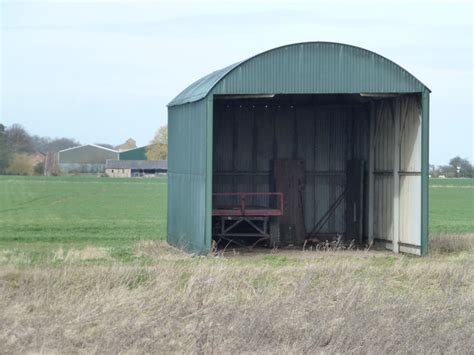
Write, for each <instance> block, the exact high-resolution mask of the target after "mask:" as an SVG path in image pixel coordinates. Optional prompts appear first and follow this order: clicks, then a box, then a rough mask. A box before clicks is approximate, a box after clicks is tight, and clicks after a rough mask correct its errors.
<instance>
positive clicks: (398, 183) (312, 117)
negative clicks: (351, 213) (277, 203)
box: [168, 42, 430, 254]
mask: <svg viewBox="0 0 474 355" xmlns="http://www.w3.org/2000/svg"><path fill="white" fill-rule="evenodd" d="M429 92H430V91H429V89H428V88H427V87H426V86H425V85H424V84H422V83H421V82H420V81H419V80H418V79H416V78H415V77H414V76H412V75H411V74H410V73H408V72H407V71H406V70H404V69H403V68H401V67H400V66H399V65H397V64H395V63H393V62H392V61H390V60H388V59H386V58H384V57H382V56H380V55H378V54H376V53H374V52H371V51H368V50H365V49H362V48H358V47H354V46H350V45H344V44H338V43H328V42H309V43H299V44H292V45H288V46H284V47H279V48H276V49H272V50H269V51H267V52H264V53H261V54H258V55H256V56H254V57H252V58H250V59H247V60H245V61H242V62H239V63H236V64H233V65H231V66H229V67H226V68H224V69H222V70H219V71H216V72H213V73H211V74H209V75H208V76H206V77H204V78H202V79H200V80H198V81H197V82H195V83H194V84H192V85H191V86H189V87H188V88H186V89H185V90H184V91H183V92H182V93H180V94H179V95H178V96H177V97H176V98H175V99H174V100H172V101H171V102H170V103H169V105H168V107H169V108H168V130H169V145H168V153H169V171H168V176H169V179H168V184H169V193H168V241H169V242H170V243H172V244H174V245H178V246H180V247H184V248H186V249H187V250H190V251H196V252H200V253H206V252H208V251H209V249H210V245H211V240H212V218H211V211H212V192H213V191H214V192H224V191H227V192H231V191H270V190H271V184H269V182H268V181H269V180H268V177H269V176H270V173H271V166H270V163H271V161H272V159H283V158H293V159H294V158H298V159H303V160H304V161H305V164H306V173H305V175H306V178H305V180H306V182H305V196H304V198H305V225H306V228H307V229H310V228H311V227H312V226H313V225H314V223H315V222H316V221H317V220H318V219H319V217H321V215H323V214H324V212H325V211H326V210H327V208H328V206H329V205H330V204H331V203H332V202H333V201H334V199H335V198H336V196H338V195H339V194H341V193H342V191H344V187H345V186H346V181H345V176H346V171H345V169H346V163H347V161H348V159H362V160H364V161H365V162H366V168H365V171H366V172H365V174H366V176H367V183H366V185H367V186H366V188H365V191H366V197H365V198H364V206H365V207H364V209H365V210H367V211H368V212H367V213H365V214H364V235H365V238H366V240H367V241H368V242H372V241H378V242H380V243H382V244H384V245H386V246H387V247H389V248H391V249H393V250H394V251H396V252H398V251H407V252H412V253H415V254H426V252H427V238H428V229H427V227H428V184H427V183H428V123H429ZM329 94H331V95H332V96H331V95H329ZM252 100H253V101H252ZM265 100H267V101H265ZM331 100H332V101H331ZM344 221H345V218H344V209H339V210H338V211H337V212H336V213H335V214H334V215H333V216H332V218H331V219H330V220H329V222H328V223H327V224H326V225H325V226H324V229H323V232H334V233H339V232H343V230H344Z"/></svg>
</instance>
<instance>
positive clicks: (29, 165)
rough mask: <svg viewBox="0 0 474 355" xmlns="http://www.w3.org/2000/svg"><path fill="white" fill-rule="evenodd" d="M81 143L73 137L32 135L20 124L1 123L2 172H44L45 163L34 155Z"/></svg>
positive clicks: (17, 173)
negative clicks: (7, 124)
mask: <svg viewBox="0 0 474 355" xmlns="http://www.w3.org/2000/svg"><path fill="white" fill-rule="evenodd" d="M77 145H80V143H79V142H78V141H77V140H75V139H72V138H64V137H62V138H50V137H41V136H38V135H30V134H29V133H28V132H27V130H26V129H25V128H24V127H23V126H21V125H20V124H12V125H11V126H9V127H7V126H5V125H3V124H1V123H0V174H13V175H33V174H42V173H43V170H44V165H43V164H44V163H43V162H41V161H39V160H36V159H35V157H34V155H35V154H40V153H43V154H45V153H47V152H58V151H60V150H62V149H66V148H71V147H75V146H77Z"/></svg>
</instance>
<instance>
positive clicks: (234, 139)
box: [213, 94, 374, 245]
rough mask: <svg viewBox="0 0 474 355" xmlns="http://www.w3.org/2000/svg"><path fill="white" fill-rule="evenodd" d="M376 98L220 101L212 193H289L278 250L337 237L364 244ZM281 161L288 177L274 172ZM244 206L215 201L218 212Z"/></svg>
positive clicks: (257, 201)
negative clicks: (372, 109) (372, 103)
mask: <svg viewBox="0 0 474 355" xmlns="http://www.w3.org/2000/svg"><path fill="white" fill-rule="evenodd" d="M373 99H374V98H370V97H365V96H361V95H359V94H319V95H318V94H310V95H309V94H308V95H301V94H299V95H231V96H224V95H222V96H215V97H214V120H213V121H214V127H213V134H214V149H213V193H225V192H234V193H235V192H271V191H273V192H275V191H280V192H284V193H285V196H284V198H285V211H284V213H283V214H284V216H286V217H281V218H280V222H279V224H280V243H279V244H283V245H285V244H286V245H287V244H301V243H303V242H304V241H305V240H306V239H308V238H310V239H315V238H319V239H321V238H323V239H324V240H327V239H334V238H337V237H338V236H342V237H344V238H345V239H346V240H355V241H356V242H359V243H362V242H363V240H364V238H366V236H367V221H366V219H367V216H366V214H364V210H366V208H364V205H365V204H366V201H367V198H366V194H367V190H368V189H367V188H366V186H365V185H366V184H367V182H366V181H367V179H366V178H364V176H366V175H367V164H366V162H367V160H368V154H369V115H370V109H369V105H370V101H371V100H373ZM277 161H280V166H281V162H282V161H283V164H284V165H285V167H284V168H283V175H285V169H287V170H288V171H287V174H286V175H285V176H283V177H281V176H280V175H281V173H277V172H276V170H275V169H280V170H281V168H278V167H277V165H278V163H277ZM293 162H294V163H295V164H296V165H295V164H293ZM354 167H355V168H354ZM348 169H350V170H349V171H348ZM354 169H355V170H354ZM299 170H301V174H299V173H298V171H299ZM354 174H355V175H354ZM298 175H301V176H298ZM279 180H281V181H279ZM278 185H279V186H278ZM281 190H284V191H281ZM272 199H273V197H272V196H250V197H247V201H246V202H247V204H249V205H253V206H267V207H268V206H269V207H275V206H272V205H274V204H275V203H276V202H275V201H272ZM238 203H239V202H238V201H237V200H236V199H235V198H233V197H229V196H214V198H213V209H219V208H225V207H229V206H232V205H236V204H238ZM357 206H359V208H357ZM349 215H350V218H346V217H349ZM213 223H214V225H216V224H219V221H218V220H217V219H216V218H214V221H213ZM299 224H301V226H299ZM241 228H245V226H241ZM214 234H217V233H214ZM214 239H218V238H214ZM256 241H258V238H257V239H256V238H254V239H250V241H249V242H250V243H255V242H256Z"/></svg>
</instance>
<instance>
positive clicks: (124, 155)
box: [119, 145, 149, 160]
mask: <svg viewBox="0 0 474 355" xmlns="http://www.w3.org/2000/svg"><path fill="white" fill-rule="evenodd" d="M148 147H149V146H147V145H146V146H144V147H139V148H134V149H129V150H125V151H122V152H120V153H119V156H120V160H147V159H148V158H147V156H146V151H147V148H148Z"/></svg>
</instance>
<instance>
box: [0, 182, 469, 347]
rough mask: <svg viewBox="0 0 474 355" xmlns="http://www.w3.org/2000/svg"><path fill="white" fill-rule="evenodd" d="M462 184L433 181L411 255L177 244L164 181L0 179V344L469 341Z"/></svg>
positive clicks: (286, 344)
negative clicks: (221, 251)
mask: <svg viewBox="0 0 474 355" xmlns="http://www.w3.org/2000/svg"><path fill="white" fill-rule="evenodd" d="M472 182H473V181H472V180H452V181H451V180H432V181H431V188H430V202H431V204H430V207H431V209H430V215H431V231H432V238H431V243H430V248H431V249H430V255H429V256H428V257H425V258H419V257H413V256H410V255H404V254H399V255H395V254H393V253H391V252H390V251H382V250H367V249H364V250H318V251H315V250H304V251H302V250H286V249H277V250H265V251H253V252H250V253H246V252H244V251H239V250H237V251H235V253H234V251H233V250H229V251H228V252H227V253H226V254H225V255H218V256H216V257H214V256H207V257H205V256H203V257H201V256H191V255H188V254H185V253H182V252H181V251H179V250H177V249H175V248H172V247H170V246H168V245H167V244H166V243H165V242H164V241H163V240H164V239H165V233H166V197H167V192H166V179H149V180H148V179H123V180H122V179H108V178H96V177H60V178H53V177H51V178H43V177H8V176H7V177H0V344H1V346H0V353H6V354H14V353H46V354H49V353H52V354H55V353H68V354H69V353H71V354H76V353H88V354H89V353H90V354H103V353H133V354H141V353H152V354H154V353H163V352H164V353H217V354H219V353H241V352H248V353H296V354H299V353H311V354H312V353H325V354H333V353H337V354H340V353H374V354H384V353H387V354H389V353H474V341H473V338H472V334H473V332H472V325H473V324H474V317H473V315H474V273H473V271H472V270H474V227H473V219H474V218H473V217H474V216H473V210H472V191H473V183H472Z"/></svg>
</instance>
